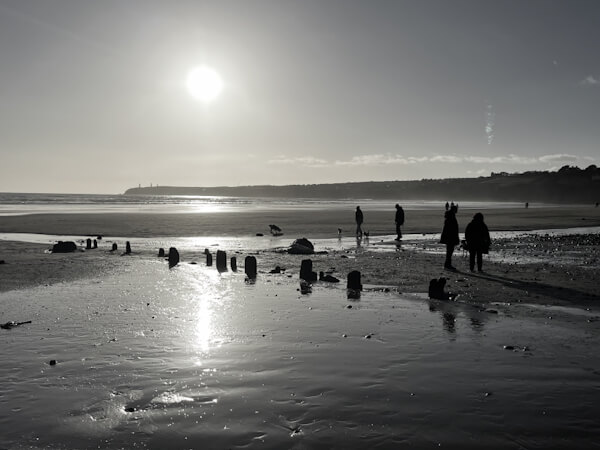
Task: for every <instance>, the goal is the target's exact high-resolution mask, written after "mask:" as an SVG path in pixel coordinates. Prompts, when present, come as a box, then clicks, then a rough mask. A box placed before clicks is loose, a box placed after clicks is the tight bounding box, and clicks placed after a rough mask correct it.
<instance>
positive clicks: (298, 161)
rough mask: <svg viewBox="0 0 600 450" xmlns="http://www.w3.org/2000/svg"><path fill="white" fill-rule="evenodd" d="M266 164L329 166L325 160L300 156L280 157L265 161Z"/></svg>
mask: <svg viewBox="0 0 600 450" xmlns="http://www.w3.org/2000/svg"><path fill="white" fill-rule="evenodd" d="M267 164H278V165H295V166H305V167H327V166H329V165H330V164H329V162H328V161H327V160H325V159H321V158H315V157H313V156H300V157H295V158H288V157H285V156H280V157H278V158H275V159H271V160H269V161H267Z"/></svg>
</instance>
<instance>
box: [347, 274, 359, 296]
mask: <svg viewBox="0 0 600 450" xmlns="http://www.w3.org/2000/svg"><path fill="white" fill-rule="evenodd" d="M346 287H347V288H348V289H354V290H356V291H362V284H361V283H360V272H359V271H358V270H353V271H352V272H350V273H349V274H348V283H347V285H346Z"/></svg>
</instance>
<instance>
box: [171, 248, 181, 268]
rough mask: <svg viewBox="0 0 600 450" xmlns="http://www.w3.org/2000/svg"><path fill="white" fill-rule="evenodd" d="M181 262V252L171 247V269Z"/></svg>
mask: <svg viewBox="0 0 600 450" xmlns="http://www.w3.org/2000/svg"><path fill="white" fill-rule="evenodd" d="M177 264H179V252H178V251H177V249H176V248H175V247H171V248H170V249H169V269H170V268H171V267H175V266H176V265H177Z"/></svg>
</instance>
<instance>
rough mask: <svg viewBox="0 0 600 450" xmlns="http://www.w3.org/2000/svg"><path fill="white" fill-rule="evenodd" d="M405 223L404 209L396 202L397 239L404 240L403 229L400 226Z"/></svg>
mask: <svg viewBox="0 0 600 450" xmlns="http://www.w3.org/2000/svg"><path fill="white" fill-rule="evenodd" d="M402 225H404V209H402V206H400V205H399V204H398V203H396V235H397V236H396V240H397V241H400V240H402V230H401V229H400V227H401V226H402Z"/></svg>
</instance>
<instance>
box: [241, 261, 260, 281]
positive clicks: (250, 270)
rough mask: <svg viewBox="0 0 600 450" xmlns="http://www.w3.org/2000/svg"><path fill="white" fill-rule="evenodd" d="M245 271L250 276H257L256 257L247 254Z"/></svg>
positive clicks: (251, 277) (252, 277)
mask: <svg viewBox="0 0 600 450" xmlns="http://www.w3.org/2000/svg"><path fill="white" fill-rule="evenodd" d="M244 272H245V273H246V275H247V276H248V278H250V279H254V278H256V273H257V270H256V258H255V257H254V256H246V259H245V260H244Z"/></svg>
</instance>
